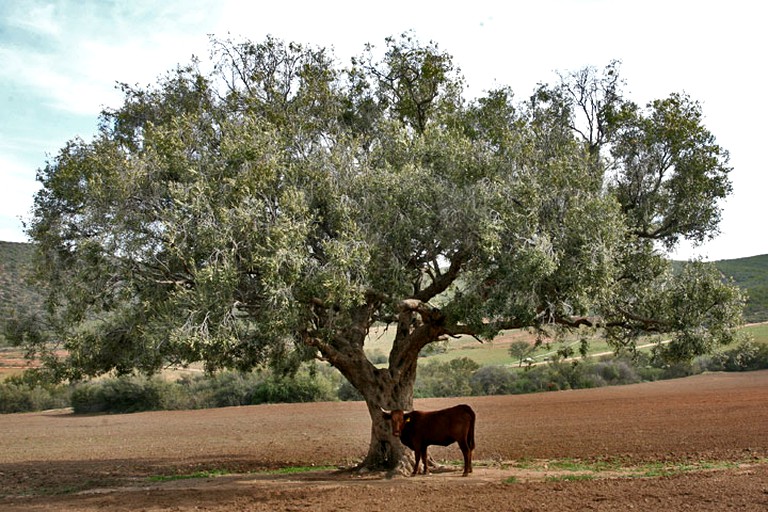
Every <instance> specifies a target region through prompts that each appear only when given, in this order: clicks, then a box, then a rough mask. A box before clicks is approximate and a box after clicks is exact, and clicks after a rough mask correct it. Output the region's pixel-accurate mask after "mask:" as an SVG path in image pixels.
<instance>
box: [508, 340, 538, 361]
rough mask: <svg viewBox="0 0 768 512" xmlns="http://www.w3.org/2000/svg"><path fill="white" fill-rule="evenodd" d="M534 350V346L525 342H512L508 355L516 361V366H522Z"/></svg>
mask: <svg viewBox="0 0 768 512" xmlns="http://www.w3.org/2000/svg"><path fill="white" fill-rule="evenodd" d="M534 349H535V346H534V345H532V344H531V343H529V342H527V341H513V342H512V343H510V345H509V355H510V356H512V357H513V358H514V359H515V360H517V362H518V366H523V361H524V360H525V358H526V357H527V356H528V355H529V354H531V353H532V352H533V351H534Z"/></svg>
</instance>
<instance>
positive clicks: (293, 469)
mask: <svg viewBox="0 0 768 512" xmlns="http://www.w3.org/2000/svg"><path fill="white" fill-rule="evenodd" d="M331 469H336V466H290V467H285V468H278V469H270V470H268V471H259V473H263V474H267V475H295V474H298V473H311V472H312V471H329V470H331Z"/></svg>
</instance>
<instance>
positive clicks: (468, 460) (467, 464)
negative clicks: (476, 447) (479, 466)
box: [459, 441, 472, 476]
mask: <svg viewBox="0 0 768 512" xmlns="http://www.w3.org/2000/svg"><path fill="white" fill-rule="evenodd" d="M459 448H461V454H462V455H464V474H463V475H461V476H467V475H468V474H470V473H471V472H472V450H471V449H470V448H469V446H468V444H467V442H466V441H461V442H459Z"/></svg>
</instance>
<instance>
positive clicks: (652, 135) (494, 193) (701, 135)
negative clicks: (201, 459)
mask: <svg viewBox="0 0 768 512" xmlns="http://www.w3.org/2000/svg"><path fill="white" fill-rule="evenodd" d="M377 51H378V50H377V49H376V48H374V47H367V48H366V49H365V50H364V52H363V54H362V55H361V56H360V57H358V58H355V59H353V60H352V62H351V64H350V66H348V67H346V68H341V67H339V66H338V64H337V63H336V62H335V61H334V60H333V56H332V55H331V54H329V53H328V52H327V51H326V50H324V49H322V48H315V47H309V46H303V45H297V44H286V43H284V42H282V41H279V40H276V39H273V38H267V39H266V40H265V41H263V42H260V43H254V42H251V41H232V40H224V41H221V40H214V41H212V52H211V56H212V59H211V62H212V64H213V65H212V66H210V68H211V69H212V71H210V72H208V73H203V72H201V71H200V70H199V66H198V64H197V63H196V62H193V63H192V64H191V65H189V66H187V67H184V68H179V69H177V70H175V71H174V72H171V73H169V74H168V75H167V76H165V77H163V78H161V79H159V80H158V83H157V84H156V85H154V86H151V87H147V88H140V87H132V86H128V85H123V86H122V87H123V91H124V95H125V100H124V104H123V105H122V106H121V107H120V108H118V109H115V110H110V111H107V112H104V114H103V115H102V117H101V123H100V131H99V133H98V135H97V136H96V137H95V138H94V139H93V140H91V141H83V140H73V141H72V142H70V143H69V144H67V145H66V146H65V147H64V148H63V149H62V150H61V151H60V152H59V154H58V155H56V156H55V157H54V158H52V159H51V161H50V162H49V163H48V165H47V166H46V167H45V168H43V169H42V170H41V171H40V172H39V176H38V178H39V181H40V182H41V184H42V189H41V190H40V192H39V193H38V194H37V196H36V198H35V206H34V215H33V218H32V219H31V222H30V224H29V227H28V233H29V235H30V237H31V238H32V240H34V242H35V243H36V247H37V248H38V251H39V261H38V262H37V271H38V278H39V279H40V282H44V283H46V285H47V289H48V290H49V291H50V295H49V300H48V303H47V304H48V309H47V312H48V315H47V318H46V320H45V322H44V323H40V324H39V325H40V326H41V329H43V328H44V330H45V332H46V333H48V334H49V336H50V338H52V339H55V340H58V341H59V342H60V345H59V346H58V347H57V348H61V349H63V351H59V352H56V351H54V350H52V349H51V345H50V344H46V343H44V340H45V339H46V338H45V337H44V336H41V335H36V334H35V333H34V332H27V333H26V336H27V337H26V340H27V343H28V346H29V348H30V353H31V354H33V355H37V356H42V357H43V358H44V359H45V360H46V362H47V367H48V368H49V369H50V371H51V372H52V374H53V375H54V376H55V377H56V378H62V379H66V378H69V379H76V378H83V377H88V376H93V375H98V374H102V373H105V372H111V371H116V372H118V373H127V372H132V371H135V370H138V371H143V372H153V371H156V370H158V369H160V368H162V367H164V366H165V365H168V364H182V365H183V364H190V363H194V362H203V363H205V365H206V367H207V368H208V369H209V370H212V371H213V370H216V369H219V368H239V369H243V370H247V369H252V368H255V367H259V366H261V365H264V364H266V363H269V362H271V363H272V364H274V365H277V366H278V367H280V368H282V369H285V370H290V368H293V367H295V366H296V365H298V364H299V363H300V362H301V361H304V360H308V359H311V358H320V359H323V360H325V361H327V362H329V363H330V364H331V365H333V366H334V367H335V368H337V369H338V370H339V371H340V372H341V373H342V374H343V375H344V376H345V377H346V378H347V379H348V380H349V382H350V383H351V384H352V385H353V386H354V387H355V388H357V389H358V390H359V391H360V393H361V394H362V395H363V397H364V398H365V401H366V404H367V406H368V409H369V411H370V415H371V418H372V430H371V443H370V448H369V452H368V455H367V457H366V459H365V461H364V464H365V465H366V466H378V467H388V468H394V467H397V466H398V465H399V464H400V463H401V462H402V461H403V460H404V453H403V447H402V445H401V444H400V443H399V442H397V441H396V440H395V439H394V438H393V437H392V436H391V434H390V432H389V429H388V428H387V427H386V424H385V423H384V421H383V419H382V417H381V414H380V408H386V409H393V408H402V409H409V408H411V406H412V401H413V385H414V380H415V376H416V365H417V358H418V354H419V351H420V350H421V349H422V348H424V347H425V346H426V345H428V344H430V343H434V342H437V341H439V340H444V339H446V338H448V337H454V336H461V335H469V336H474V337H476V338H477V339H478V340H480V339H488V338H492V337H493V336H494V335H495V334H497V333H499V332H500V331H501V330H503V329H509V328H524V327H527V328H534V329H541V328H544V327H546V326H560V327H563V328H570V329H575V328H579V327H580V326H600V327H602V328H603V329H601V332H604V333H605V334H606V335H607V336H608V337H609V338H610V340H612V341H613V342H614V343H615V344H616V346H617V347H618V346H630V347H631V346H632V343H633V340H634V339H635V337H636V336H638V335H639V334H642V333H645V332H655V333H666V334H668V335H669V337H670V339H671V340H672V341H671V343H670V344H669V345H668V348H667V349H666V351H667V355H668V356H670V357H676V358H687V357H691V356H693V355H696V354H701V353H704V352H706V351H708V350H711V349H712V347H714V346H715V345H716V344H718V343H722V342H727V341H730V340H731V339H732V337H733V336H734V331H735V328H736V326H737V325H738V322H739V318H740V311H741V305H742V298H741V296H740V294H739V293H738V291H737V290H736V289H735V287H733V286H731V285H730V284H728V283H726V282H724V280H723V279H722V276H721V275H719V274H718V273H717V272H716V271H715V270H714V269H713V268H712V267H709V266H707V265H705V264H701V263H699V264H691V265H689V266H686V267H685V272H683V273H682V274H680V273H678V274H675V273H673V272H672V271H671V266H670V263H669V261H668V259H667V257H666V256H665V252H664V251H665V250H667V249H670V248H673V247H675V245H676V244H677V243H678V241H679V240H682V239H687V240H693V241H703V240H706V239H707V238H709V237H711V236H714V235H715V234H716V232H717V225H718V221H719V214H720V208H719V201H720V200H721V199H722V198H724V197H725V196H726V195H727V194H728V193H729V192H730V183H729V180H728V173H729V170H730V169H729V167H728V157H727V154H726V153H725V152H724V151H723V150H722V148H720V147H719V146H718V145H717V144H716V143H715V141H714V138H713V136H712V135H711V134H710V133H709V132H708V131H707V130H706V128H705V127H704V126H703V124H702V115H701V111H700V108H699V105H698V104H697V103H695V102H693V101H691V100H690V99H689V98H687V97H685V96H681V95H673V96H670V97H669V98H667V99H663V100H659V101H657V102H653V103H652V104H650V105H648V106H647V107H639V106H637V105H635V104H633V103H631V102H630V101H628V100H626V99H625V98H624V97H623V95H622V91H621V85H622V82H621V80H620V79H619V76H618V72H619V69H618V68H619V66H618V64H617V63H612V64H610V65H609V66H608V67H607V68H606V69H605V70H604V71H602V72H600V71H598V70H596V69H594V68H585V70H582V71H580V72H578V73H571V74H565V75H562V76H561V80H560V82H559V83H556V84H554V85H543V86H541V87H540V88H539V89H538V90H537V91H536V92H535V94H533V96H531V98H530V99H528V100H526V101H523V102H520V103H519V104H518V103H516V102H515V101H514V98H513V95H512V92H511V91H509V90H508V89H506V88H501V89H498V90H493V91H489V92H488V93H487V94H485V95H484V96H483V97H480V98H475V99H468V98H466V97H465V96H464V91H463V81H462V79H461V77H460V76H459V74H458V71H457V69H456V68H455V67H454V64H453V61H452V58H451V56H450V55H448V54H446V53H444V52H442V51H441V50H440V49H439V48H438V47H437V45H435V44H433V43H430V44H426V45H425V44H421V43H419V42H418V41H416V40H415V39H414V38H413V36H412V35H410V34H406V35H404V36H402V37H400V38H391V39H388V40H387V41H386V44H385V46H384V48H383V49H382V51H381V52H380V53H377ZM377 323H386V324H390V325H392V326H393V329H394V330H395V333H396V334H395V339H394V344H393V347H392V350H391V352H390V354H389V362H388V365H387V366H386V367H384V368H378V367H376V366H374V365H373V364H372V363H371V362H369V360H368V358H367V357H366V354H365V351H364V348H365V345H366V342H367V341H368V337H367V335H368V333H369V331H370V329H371V327H372V326H373V325H374V324H377Z"/></svg>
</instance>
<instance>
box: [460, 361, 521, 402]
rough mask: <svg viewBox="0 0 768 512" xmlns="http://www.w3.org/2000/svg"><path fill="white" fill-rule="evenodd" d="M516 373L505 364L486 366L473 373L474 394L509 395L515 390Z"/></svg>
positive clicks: (471, 386)
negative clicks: (504, 365)
mask: <svg viewBox="0 0 768 512" xmlns="http://www.w3.org/2000/svg"><path fill="white" fill-rule="evenodd" d="M515 378H516V377H515V374H513V373H512V372H510V371H509V370H508V369H507V368H505V367H503V366H485V367H483V368H480V369H479V370H477V371H476V372H474V373H473V374H472V377H470V379H469V385H470V388H471V389H472V394H473V395H476V396H477V395H507V394H510V393H512V392H513V391H514V382H515Z"/></svg>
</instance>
